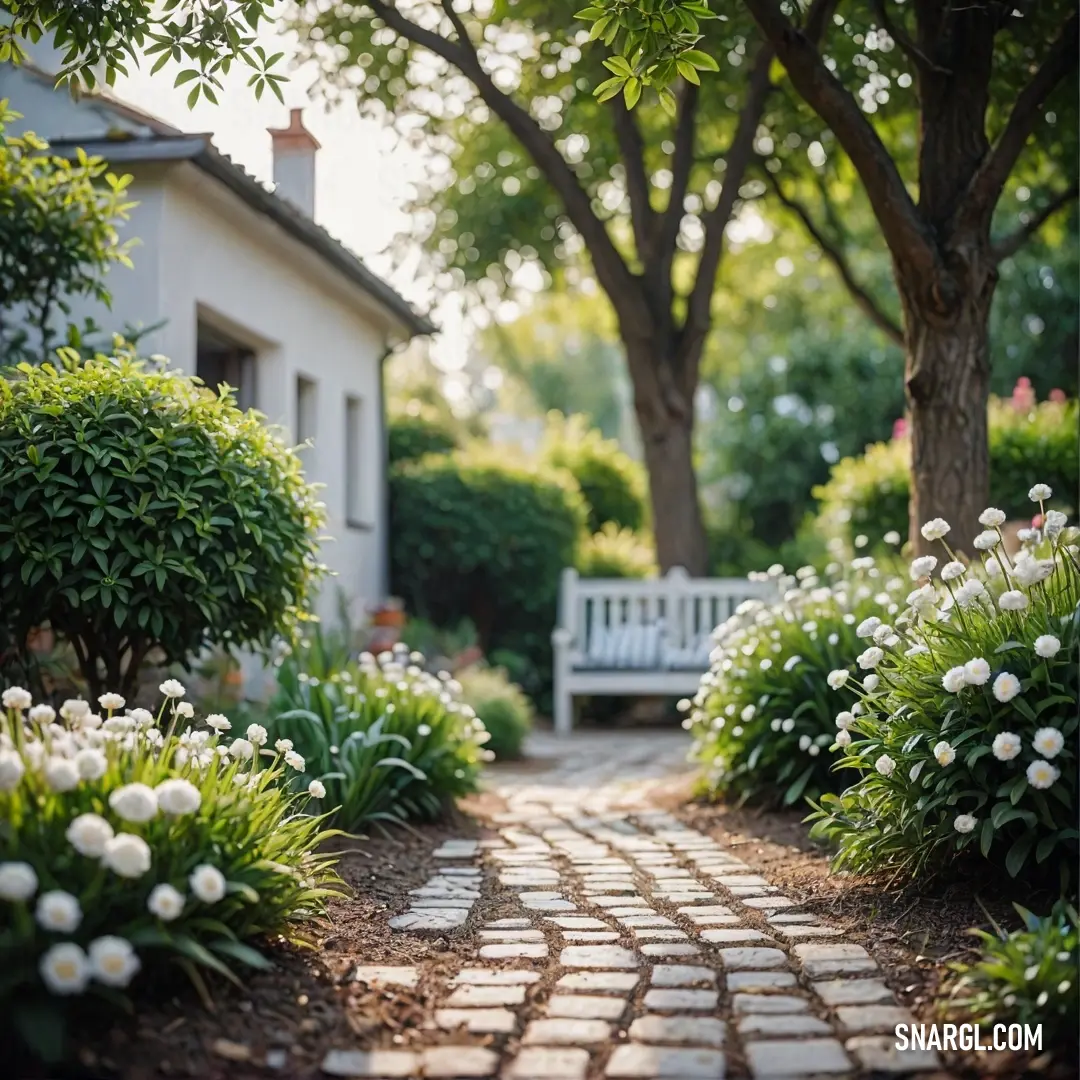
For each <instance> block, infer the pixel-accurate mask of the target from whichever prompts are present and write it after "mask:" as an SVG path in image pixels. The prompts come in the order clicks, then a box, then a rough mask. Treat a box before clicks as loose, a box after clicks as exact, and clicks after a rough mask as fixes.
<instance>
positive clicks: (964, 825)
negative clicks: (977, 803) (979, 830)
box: [953, 814, 978, 833]
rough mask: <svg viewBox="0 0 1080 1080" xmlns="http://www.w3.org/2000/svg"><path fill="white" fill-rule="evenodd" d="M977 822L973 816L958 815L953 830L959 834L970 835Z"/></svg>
mask: <svg viewBox="0 0 1080 1080" xmlns="http://www.w3.org/2000/svg"><path fill="white" fill-rule="evenodd" d="M977 820H978V819H977V818H976V817H975V816H974V815H973V814H957V816H956V820H955V821H954V822H953V828H954V829H955V830H956V831H957V832H958V833H969V832H971V831H972V829H974V828H975V825H976V822H977Z"/></svg>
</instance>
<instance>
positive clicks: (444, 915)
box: [390, 908, 469, 933]
mask: <svg viewBox="0 0 1080 1080" xmlns="http://www.w3.org/2000/svg"><path fill="white" fill-rule="evenodd" d="M468 918H469V911H468V909H467V908H456V909H449V908H425V909H418V910H415V911H406V912H405V913H404V914H403V915H396V916H395V917H394V918H392V919H391V920H390V929H391V930H411V931H413V932H414V933H415V932H417V931H425V930H453V929H455V928H456V927H458V926H464V925H465V922H466V920H467V919H468Z"/></svg>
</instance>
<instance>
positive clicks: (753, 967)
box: [719, 948, 787, 971]
mask: <svg viewBox="0 0 1080 1080" xmlns="http://www.w3.org/2000/svg"><path fill="white" fill-rule="evenodd" d="M719 955H720V961H721V963H722V964H723V965H724V968H725V970H727V971H766V970H768V969H770V968H782V967H785V966H786V965H787V954H786V953H783V952H781V951H780V950H779V949H758V948H746V949H721V950H720V953H719Z"/></svg>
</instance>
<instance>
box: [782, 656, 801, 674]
mask: <svg viewBox="0 0 1080 1080" xmlns="http://www.w3.org/2000/svg"><path fill="white" fill-rule="evenodd" d="M801 663H802V657H801V656H789V657H788V658H787V659H786V660H785V661H784V670H785V671H794V670H795V668H797V667H798V666H799V664H801Z"/></svg>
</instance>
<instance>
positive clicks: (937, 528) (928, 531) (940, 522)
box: [919, 518, 951, 540]
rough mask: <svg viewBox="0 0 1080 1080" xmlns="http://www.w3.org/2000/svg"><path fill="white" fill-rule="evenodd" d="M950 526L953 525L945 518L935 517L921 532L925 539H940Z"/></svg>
mask: <svg viewBox="0 0 1080 1080" xmlns="http://www.w3.org/2000/svg"><path fill="white" fill-rule="evenodd" d="M950 528H951V526H950V525H949V523H948V522H947V521H946V520H945V519H944V518H934V519H933V521H928V522H927V523H926V524H925V525H924V526H923V527H922V528H921V529H920V530H919V532H921V533H922V535H923V539H924V540H940V539H941V538H942V537H943V536H944V535H945V534H946V533H947V532H948V531H949V529H950Z"/></svg>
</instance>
